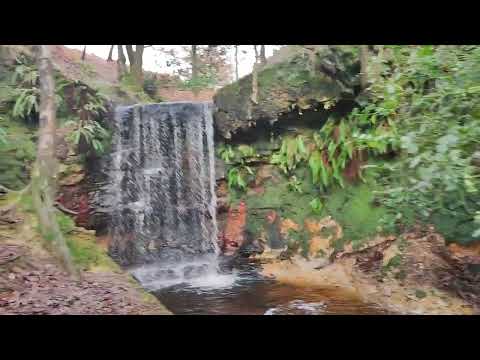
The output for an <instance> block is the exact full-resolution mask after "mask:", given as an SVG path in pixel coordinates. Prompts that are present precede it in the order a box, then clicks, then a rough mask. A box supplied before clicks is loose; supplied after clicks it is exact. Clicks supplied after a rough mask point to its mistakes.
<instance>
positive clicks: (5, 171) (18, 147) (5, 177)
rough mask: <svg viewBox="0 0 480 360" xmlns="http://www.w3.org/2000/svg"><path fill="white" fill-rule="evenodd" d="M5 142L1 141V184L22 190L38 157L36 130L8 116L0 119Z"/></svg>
mask: <svg viewBox="0 0 480 360" xmlns="http://www.w3.org/2000/svg"><path fill="white" fill-rule="evenodd" d="M0 128H1V129H3V132H4V141H3V142H2V141H0V184H2V185H4V186H6V187H8V188H10V189H13V190H20V189H22V188H23V187H25V185H26V184H27V183H28V181H29V178H30V175H29V173H30V167H31V164H32V163H33V161H34V160H35V156H36V146H35V141H34V130H33V129H31V128H30V127H28V126H27V125H26V124H24V123H21V122H18V121H14V120H12V119H11V118H10V117H8V116H4V117H1V118H0Z"/></svg>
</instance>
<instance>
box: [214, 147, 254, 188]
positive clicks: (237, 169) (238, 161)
mask: <svg viewBox="0 0 480 360" xmlns="http://www.w3.org/2000/svg"><path fill="white" fill-rule="evenodd" d="M217 154H218V155H219V156H220V158H221V159H222V160H223V161H225V164H227V165H228V170H227V180H228V187H229V189H237V190H240V191H245V190H246V188H247V184H248V182H250V181H251V180H253V179H254V177H255V172H254V171H253V169H252V168H251V167H250V166H249V165H248V161H250V160H251V159H253V158H256V157H258V154H257V153H256V151H255V149H254V148H253V147H251V146H248V145H239V146H237V147H236V150H234V148H233V147H232V146H231V145H221V146H220V147H219V148H218V150H217Z"/></svg>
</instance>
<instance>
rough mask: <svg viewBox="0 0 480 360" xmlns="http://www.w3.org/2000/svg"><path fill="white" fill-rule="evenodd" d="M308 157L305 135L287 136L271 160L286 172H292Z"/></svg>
mask: <svg viewBox="0 0 480 360" xmlns="http://www.w3.org/2000/svg"><path fill="white" fill-rule="evenodd" d="M307 159H308V152H307V149H306V147H305V142H304V138H303V136H301V135H299V136H296V137H286V138H284V139H283V141H282V146H281V148H280V150H279V151H278V152H277V153H274V154H273V155H272V157H271V160H270V162H271V163H272V164H274V165H278V166H279V167H280V169H281V170H282V171H283V172H284V173H285V174H290V173H291V172H292V171H293V170H295V168H296V167H297V166H298V165H299V164H300V163H301V162H303V161H306V160H307Z"/></svg>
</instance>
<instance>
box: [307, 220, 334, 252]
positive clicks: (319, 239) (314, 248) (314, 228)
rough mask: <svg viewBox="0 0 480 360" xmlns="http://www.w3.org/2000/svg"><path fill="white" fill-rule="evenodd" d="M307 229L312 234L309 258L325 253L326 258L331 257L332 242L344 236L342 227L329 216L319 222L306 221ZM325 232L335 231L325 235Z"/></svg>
mask: <svg viewBox="0 0 480 360" xmlns="http://www.w3.org/2000/svg"><path fill="white" fill-rule="evenodd" d="M304 226H305V229H306V230H307V231H308V233H309V234H310V236H311V238H310V239H309V251H308V253H309V256H311V257H315V256H317V255H318V254H319V253H321V252H323V254H324V255H325V256H330V255H331V254H332V252H333V247H331V245H332V242H333V241H336V240H338V239H340V238H341V237H342V236H343V231H342V227H341V226H340V225H339V224H338V223H337V222H336V221H335V220H333V219H332V218H331V217H330V216H327V217H325V218H323V219H321V220H319V221H316V220H313V219H306V220H305V221H304ZM323 230H333V231H330V234H325V233H323Z"/></svg>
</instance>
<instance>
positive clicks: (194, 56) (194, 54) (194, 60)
mask: <svg viewBox="0 0 480 360" xmlns="http://www.w3.org/2000/svg"><path fill="white" fill-rule="evenodd" d="M197 46H198V45H192V80H196V79H197V78H198V55H197Z"/></svg>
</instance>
